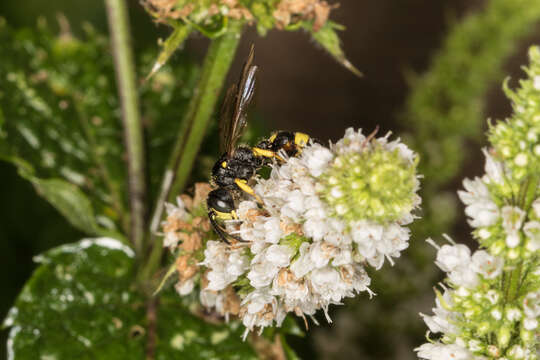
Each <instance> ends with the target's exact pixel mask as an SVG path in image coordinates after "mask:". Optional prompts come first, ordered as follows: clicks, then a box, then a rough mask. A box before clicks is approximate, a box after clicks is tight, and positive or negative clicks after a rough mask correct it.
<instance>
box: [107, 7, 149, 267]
mask: <svg viewBox="0 0 540 360" xmlns="http://www.w3.org/2000/svg"><path fill="white" fill-rule="evenodd" d="M105 5H106V8H107V18H108V20H109V29H110V35H111V40H112V51H113V56H114V65H115V66H114V68H115V72H116V81H117V86H118V93H119V96H120V101H121V104H122V121H123V125H124V141H125V143H126V150H127V151H126V152H127V162H128V179H129V180H128V187H129V202H130V233H129V239H130V241H131V243H132V245H133V247H134V249H135V252H136V254H137V256H138V257H140V256H141V255H142V250H143V249H144V236H145V231H144V230H145V224H144V217H145V197H146V177H145V173H144V169H145V163H144V161H145V158H144V141H143V129H142V123H141V118H140V115H139V103H138V98H137V87H136V86H135V66H134V62H133V52H132V49H131V43H130V37H129V21H128V14H127V7H126V3H125V0H105Z"/></svg>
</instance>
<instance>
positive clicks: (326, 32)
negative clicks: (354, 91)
mask: <svg viewBox="0 0 540 360" xmlns="http://www.w3.org/2000/svg"><path fill="white" fill-rule="evenodd" d="M302 27H303V28H304V29H306V30H307V31H309V32H310V33H311V36H312V37H313V39H314V40H315V41H316V42H317V43H318V44H319V45H321V46H322V47H323V48H324V49H325V50H326V51H328V53H329V54H330V55H332V56H333V57H334V59H336V60H337V62H338V63H340V64H341V65H343V66H344V67H345V68H346V69H348V70H349V71H351V72H352V73H353V74H355V75H356V76H358V77H361V76H363V75H362V73H361V72H360V70H358V69H357V68H356V67H355V66H354V65H353V64H351V62H350V61H349V60H347V58H346V57H345V53H344V52H343V49H342V48H341V41H340V40H339V36H338V34H337V31H342V30H344V29H345V27H344V26H342V25H339V24H336V23H334V22H332V21H327V22H326V23H325V24H324V25H323V27H322V28H320V29H319V30H318V31H313V23H312V22H303V23H302Z"/></svg>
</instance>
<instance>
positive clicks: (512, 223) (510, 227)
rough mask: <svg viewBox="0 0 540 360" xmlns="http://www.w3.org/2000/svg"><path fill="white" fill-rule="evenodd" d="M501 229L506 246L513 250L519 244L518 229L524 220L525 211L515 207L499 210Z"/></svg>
mask: <svg viewBox="0 0 540 360" xmlns="http://www.w3.org/2000/svg"><path fill="white" fill-rule="evenodd" d="M501 215H502V219H503V223H502V225H503V228H504V230H505V231H506V234H507V237H506V245H508V247H510V248H514V247H516V246H518V245H519V243H520V236H519V229H520V228H521V225H522V224H523V220H524V219H525V215H526V213H525V211H523V210H521V209H520V208H518V207H516V206H505V207H503V208H502V209H501Z"/></svg>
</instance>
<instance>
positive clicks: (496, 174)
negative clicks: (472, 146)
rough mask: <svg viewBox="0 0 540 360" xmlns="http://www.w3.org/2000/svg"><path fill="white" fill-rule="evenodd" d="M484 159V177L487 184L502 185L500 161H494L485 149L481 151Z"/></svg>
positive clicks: (502, 176)
mask: <svg viewBox="0 0 540 360" xmlns="http://www.w3.org/2000/svg"><path fill="white" fill-rule="evenodd" d="M482 152H483V153H484V155H485V157H486V164H485V166H484V169H485V171H486V177H487V179H488V180H489V182H494V183H497V184H502V183H503V182H504V168H503V164H502V163H501V162H500V161H496V160H495V159H494V158H493V157H492V156H491V155H490V154H489V152H488V151H487V150H486V149H482Z"/></svg>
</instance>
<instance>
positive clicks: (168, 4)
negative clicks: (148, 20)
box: [142, 0, 193, 22]
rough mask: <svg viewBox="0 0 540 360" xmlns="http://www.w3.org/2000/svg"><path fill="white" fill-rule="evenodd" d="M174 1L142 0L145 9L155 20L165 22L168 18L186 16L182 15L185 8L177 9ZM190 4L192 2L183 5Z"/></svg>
mask: <svg viewBox="0 0 540 360" xmlns="http://www.w3.org/2000/svg"><path fill="white" fill-rule="evenodd" d="M176 3H177V1H176V0H144V1H143V2H142V4H143V6H144V7H145V8H146V9H147V11H148V12H150V13H151V14H153V15H154V17H155V18H156V21H157V22H166V20H168V19H180V18H181V17H182V16H187V15H184V14H185V13H186V9H177V8H176ZM190 5H191V6H192V5H193V4H189V5H186V6H185V7H188V6H190ZM189 12H190V11H189ZM189 12H188V14H189Z"/></svg>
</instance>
